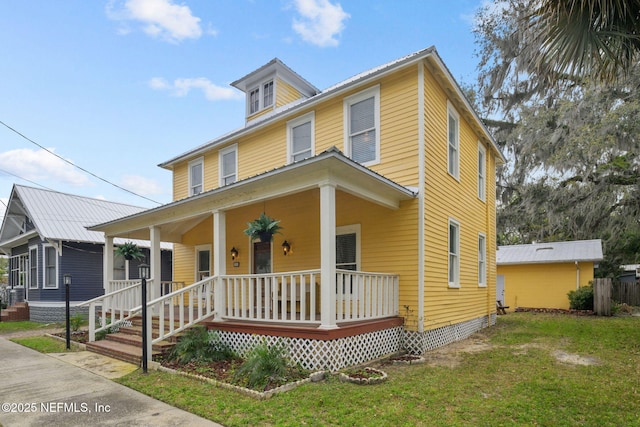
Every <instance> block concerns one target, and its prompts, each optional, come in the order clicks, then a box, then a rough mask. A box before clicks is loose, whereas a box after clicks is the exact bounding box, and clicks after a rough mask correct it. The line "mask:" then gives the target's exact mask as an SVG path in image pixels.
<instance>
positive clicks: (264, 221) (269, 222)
mask: <svg viewBox="0 0 640 427" xmlns="http://www.w3.org/2000/svg"><path fill="white" fill-rule="evenodd" d="M279 223H280V221H278V220H275V219H273V218H270V217H268V216H267V215H266V214H265V213H264V212H263V213H261V214H260V217H259V218H258V219H256V220H253V221H251V222H248V223H247V225H248V228H247V229H246V230H244V234H246V235H247V236H250V237H251V240H252V241H253V240H257V239H260V241H262V242H270V241H271V239H273V235H274V234H275V233H279V232H280V230H282V227H281V226H280V225H278V224H279Z"/></svg>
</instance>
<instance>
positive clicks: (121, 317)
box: [77, 281, 149, 341]
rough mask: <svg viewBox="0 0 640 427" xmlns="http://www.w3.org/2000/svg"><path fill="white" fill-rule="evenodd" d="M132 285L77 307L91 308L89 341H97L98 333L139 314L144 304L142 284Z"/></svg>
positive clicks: (134, 283)
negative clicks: (98, 308)
mask: <svg viewBox="0 0 640 427" xmlns="http://www.w3.org/2000/svg"><path fill="white" fill-rule="evenodd" d="M132 283H133V284H132V285H129V286H126V287H121V288H120V289H118V290H115V291H112V292H109V293H106V294H104V295H101V296H99V297H96V298H93V299H90V300H88V301H85V302H82V303H80V304H78V305H77V307H82V306H85V305H88V306H89V341H95V339H96V332H100V331H105V330H109V329H110V328H112V327H116V326H118V325H120V324H122V323H123V322H124V321H126V320H130V319H131V318H132V317H134V316H135V315H137V314H138V313H139V311H140V305H141V302H142V291H141V283H140V282H135V281H132ZM148 293H149V290H148V289H147V294H148ZM148 297H149V296H148V295H147V298H148ZM96 307H100V321H99V323H100V326H99V327H98V328H96ZM136 308H137V310H136Z"/></svg>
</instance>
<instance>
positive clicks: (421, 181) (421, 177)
mask: <svg viewBox="0 0 640 427" xmlns="http://www.w3.org/2000/svg"><path fill="white" fill-rule="evenodd" d="M424 101H425V100H424V62H423V61H420V62H418V188H419V190H418V332H420V333H422V332H424V318H425V312H424V310H425V303H424V278H425V274H424V270H425V265H424V264H425V235H424V213H425V206H424V204H425V194H424V193H425V185H426V177H425V173H426V165H425V161H426V159H425V154H424V150H425V141H424V108H425V107H424Z"/></svg>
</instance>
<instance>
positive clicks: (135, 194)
mask: <svg viewBox="0 0 640 427" xmlns="http://www.w3.org/2000/svg"><path fill="white" fill-rule="evenodd" d="M0 124H2V125H3V126H4V127H6V128H7V129H9V130H10V131H12V132H14V133H16V134H18V135H20V136H21V137H22V138H24V139H26V140H27V141H29V142H30V143H32V144H34V145H36V146H38V147H40V148H41V149H43V150H44V151H46V152H47V153H49V154H52V155H54V156H56V157H57V158H59V159H60V160H62V161H64V162H65V163H68V164H70V165H71V166H73V167H74V168H77V169H80V170H81V171H83V172H84V173H87V174H89V175H91V176H92V177H94V178H97V179H99V180H100V181H103V182H106V183H107V184H109V185H112V186H114V187H116V188H118V189H120V190H122V191H126V192H127V193H129V194H133V195H134V196H137V197H141V198H143V199H145V200H148V201H150V202H153V203H156V204H158V205H161V204H162V203H160V202H158V201H155V200H153V199H150V198H148V197H146V196H142V195H140V194H137V193H134V192H133V191H131V190H127V189H126V188H124V187H121V186H119V185H118V184H114V183H113V182H111V181H108V180H106V179H104V178H101V177H99V176H98V175H96V174H94V173H93V172H90V171H88V170H86V169H84V168H83V167H80V166H78V165H76V164H74V163H73V162H70V161H69V160H67V159H65V158H64V157H61V156H59V155H58V154H56V153H54V152H53V151H51V150H49V149H48V148H45V147H43V146H42V145H40V144H38V143H37V142H35V141H34V140H32V139H30V138H28V137H27V136H25V135H23V134H22V133H20V132H18V131H17V130H16V129H14V128H12V127H11V126H9V125H8V124H6V123H5V122H3V121H2V120H0ZM45 188H46V187H45Z"/></svg>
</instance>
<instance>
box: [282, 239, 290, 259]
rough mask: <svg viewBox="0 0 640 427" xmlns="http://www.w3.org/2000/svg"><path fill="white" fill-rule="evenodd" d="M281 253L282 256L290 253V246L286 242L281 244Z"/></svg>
mask: <svg viewBox="0 0 640 427" xmlns="http://www.w3.org/2000/svg"><path fill="white" fill-rule="evenodd" d="M282 252H284V256H287V254H288V253H289V252H291V245H290V244H289V242H287V241H286V240H285V241H284V242H282Z"/></svg>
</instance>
